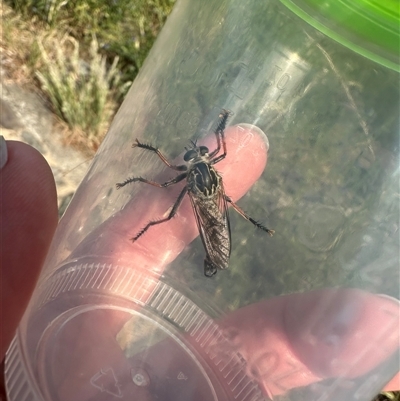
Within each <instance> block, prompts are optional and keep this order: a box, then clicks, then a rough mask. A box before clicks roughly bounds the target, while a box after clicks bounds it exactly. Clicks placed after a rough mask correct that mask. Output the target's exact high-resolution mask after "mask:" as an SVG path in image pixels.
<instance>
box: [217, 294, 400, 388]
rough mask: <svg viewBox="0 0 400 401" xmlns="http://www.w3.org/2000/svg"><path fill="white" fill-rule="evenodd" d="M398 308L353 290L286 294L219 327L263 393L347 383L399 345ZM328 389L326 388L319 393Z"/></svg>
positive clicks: (238, 313)
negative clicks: (330, 380) (337, 380)
mask: <svg viewBox="0 0 400 401" xmlns="http://www.w3.org/2000/svg"><path fill="white" fill-rule="evenodd" d="M399 323H400V322H399V304H398V302H394V301H393V300H391V299H389V298H384V297H381V296H378V295H373V294H369V293H366V292H363V291H360V290H355V289H325V290H319V291H313V292H311V293H308V294H292V295H288V296H285V297H278V298H274V299H270V300H266V301H263V302H260V303H257V304H253V305H250V306H248V307H245V308H242V309H240V310H237V311H235V312H233V313H232V314H231V315H229V316H228V317H227V318H225V319H224V320H223V321H222V323H221V325H222V327H223V330H224V331H225V333H226V336H227V337H228V338H229V339H230V341H231V342H232V343H233V345H234V346H235V348H236V349H238V350H239V352H240V353H241V355H243V357H244V358H245V359H246V362H247V364H248V366H249V371H250V372H252V374H253V375H254V378H255V379H256V380H257V381H258V382H259V383H260V384H261V385H262V387H263V388H264V391H265V393H266V394H268V395H278V394H282V393H285V392H287V391H288V390H290V389H292V388H295V387H301V386H306V385H308V384H311V383H315V382H319V381H321V380H323V379H327V378H338V377H340V378H342V379H347V380H349V381H351V380H352V379H354V378H356V377H359V376H362V375H364V374H367V373H368V372H370V371H371V370H372V369H374V368H376V367H378V366H380V364H382V363H384V362H385V361H387V360H388V358H389V357H391V356H392V355H393V354H394V352H395V351H396V350H397V349H398V345H399V333H398V327H399ZM324 390H326V391H328V389H324Z"/></svg>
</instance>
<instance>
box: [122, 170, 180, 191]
mask: <svg viewBox="0 0 400 401" xmlns="http://www.w3.org/2000/svg"><path fill="white" fill-rule="evenodd" d="M186 176H187V173H183V174H179V175H178V176H176V177H175V178H173V179H172V180H169V181H167V182H164V183H163V184H160V183H158V182H155V181H151V180H146V178H142V177H132V178H128V179H126V180H125V181H124V182H119V183H117V184H116V186H117V189H120V188H122V187H124V186H125V185H127V184H130V183H131V182H138V181H139V182H144V183H146V184H150V185H153V186H154V187H157V188H166V187H169V186H170V185H174V184H176V183H178V182H180V181H182V180H183V179H184V178H186Z"/></svg>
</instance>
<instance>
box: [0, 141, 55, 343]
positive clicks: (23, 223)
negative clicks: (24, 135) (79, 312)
mask: <svg viewBox="0 0 400 401" xmlns="http://www.w3.org/2000/svg"><path fill="white" fill-rule="evenodd" d="M6 145H7V161H6V163H5V165H4V167H3V168H2V169H1V171H0V185H1V197H0V212H1V225H0V230H1V274H2V281H3V283H2V292H1V296H2V305H3V307H2V309H1V314H2V315H1V321H2V322H4V324H3V332H2V344H1V346H2V347H1V349H2V351H5V349H4V347H6V346H7V344H8V342H9V341H10V340H11V338H12V336H13V334H14V332H15V328H16V326H17V324H18V322H19V320H20V318H21V316H22V314H23V312H24V310H25V308H26V305H27V303H28V301H29V298H30V296H31V293H32V291H33V288H34V287H35V285H36V281H37V277H38V275H39V273H40V270H41V267H42V264H43V262H44V259H45V256H46V254H47V251H48V248H49V245H50V242H51V239H52V237H53V234H54V231H55V228H56V226H57V221H58V213H57V194H56V188H55V183H54V178H53V174H52V172H51V169H50V167H49V165H48V164H47V162H46V160H45V159H44V158H43V156H42V155H41V154H40V153H39V152H38V151H37V150H36V149H34V148H32V147H31V146H29V145H27V144H24V143H22V142H17V141H7V142H6Z"/></svg>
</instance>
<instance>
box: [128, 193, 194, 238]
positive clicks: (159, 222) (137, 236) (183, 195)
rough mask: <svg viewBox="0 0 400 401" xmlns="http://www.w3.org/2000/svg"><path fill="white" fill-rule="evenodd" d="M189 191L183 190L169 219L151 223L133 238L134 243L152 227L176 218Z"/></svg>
mask: <svg viewBox="0 0 400 401" xmlns="http://www.w3.org/2000/svg"><path fill="white" fill-rule="evenodd" d="M187 190H188V189H187V186H186V187H185V188H183V189H182V191H181V193H180V194H179V196H178V199H177V200H176V202H175V203H174V206H172V209H171V212H170V213H169V215H168V217H166V218H165V219H161V220H153V221H150V222H149V223H148V224H147V225H146V227H144V228H142V229H141V230H140V231H139V232H138V233H137V234H136V235H135V236H134V237H133V238H131V240H132V242H135V241H136V240H137V239H138V238H140V237H141V236H142V235H143V234H144V233H145V232H146V231H147V230H148V229H149V228H150V227H151V226H155V225H157V224H161V223H165V222H167V221H168V220H171V219H172V218H173V217H174V216H175V214H176V212H177V211H178V209H179V206H180V205H181V203H182V201H183V198H184V197H185V195H186V193H187Z"/></svg>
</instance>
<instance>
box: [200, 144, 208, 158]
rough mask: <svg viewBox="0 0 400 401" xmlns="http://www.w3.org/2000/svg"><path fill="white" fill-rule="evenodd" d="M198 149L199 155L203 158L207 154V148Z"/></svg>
mask: <svg viewBox="0 0 400 401" xmlns="http://www.w3.org/2000/svg"><path fill="white" fill-rule="evenodd" d="M199 149H200V154H201V155H202V156H204V155H205V154H207V153H208V148H207V146H200V147H199Z"/></svg>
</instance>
